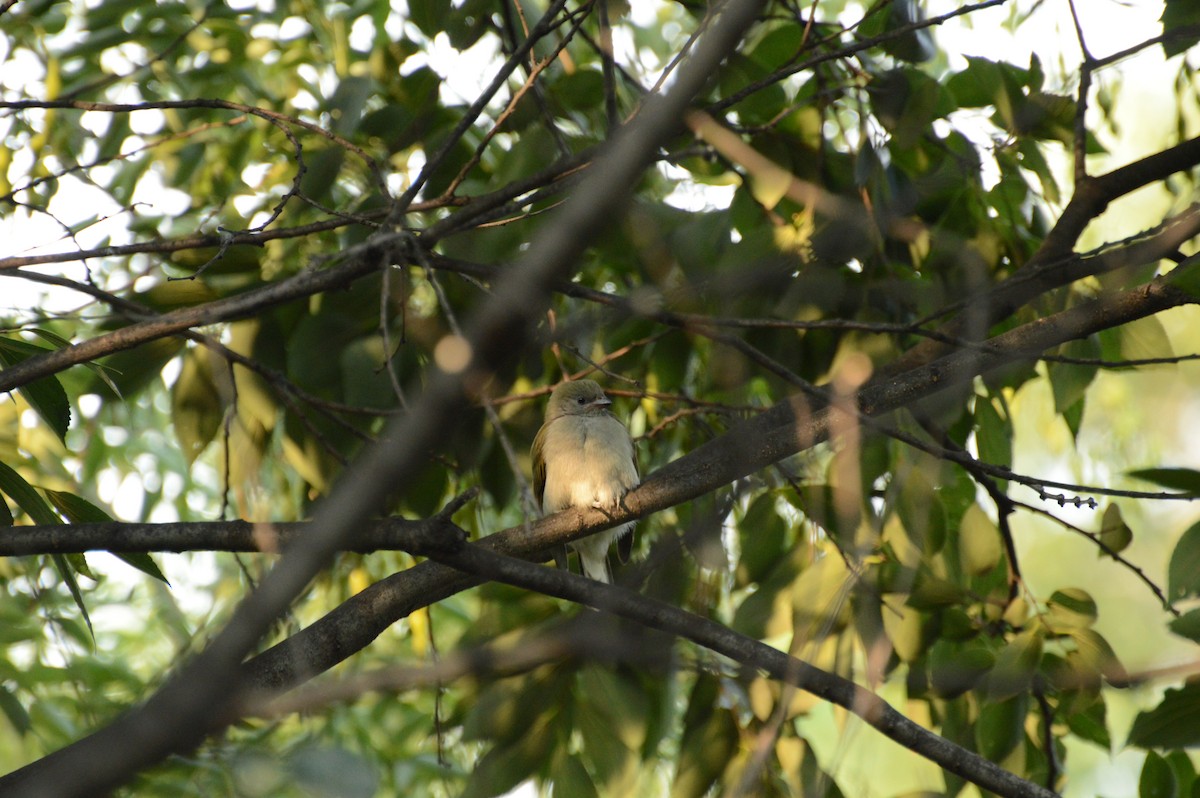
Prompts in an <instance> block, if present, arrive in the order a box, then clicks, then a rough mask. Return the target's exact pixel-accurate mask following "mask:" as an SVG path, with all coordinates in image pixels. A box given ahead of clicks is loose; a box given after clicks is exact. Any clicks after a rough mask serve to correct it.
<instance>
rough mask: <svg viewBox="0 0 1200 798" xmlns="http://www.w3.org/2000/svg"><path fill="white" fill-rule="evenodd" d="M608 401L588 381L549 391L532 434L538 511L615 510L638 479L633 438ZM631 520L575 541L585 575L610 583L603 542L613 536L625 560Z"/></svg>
mask: <svg viewBox="0 0 1200 798" xmlns="http://www.w3.org/2000/svg"><path fill="white" fill-rule="evenodd" d="M611 404H612V400H611V399H609V398H608V397H607V396H605V395H604V391H603V390H602V389H601V388H600V386H599V385H597V384H596V383H595V382H593V381H591V380H575V381H574V382H564V383H561V384H560V385H559V386H558V387H557V388H555V389H554V392H553V393H551V394H550V403H549V404H547V405H546V420H545V422H544V423H543V424H542V428H541V429H540V430H538V434H537V437H535V438H534V439H533V449H532V451H531V454H532V456H533V482H534V492H535V493H536V495H537V499H538V501H539V502H540V503H541V505H542V512H543V513H546V514H550V513H556V512H558V511H560V510H565V509H566V508H568V507H578V508H581V509H583V508H588V507H596V508H599V509H602V510H605V509H616V508H617V507H618V506H619V505H620V502H621V498H622V497H623V496H624V495H625V493H626V491H628V490H630V489H631V488H633V487H634V486H636V485H637V484H638V470H637V458H636V455H635V453H634V450H633V439H632V438H630V437H629V431H628V430H627V429H625V425H624V424H622V423H621V422H620V421H618V420H617V417H616V416H614V415H613V414H612V413H611V412H609V409H608V408H609V406H610V405H611ZM633 526H634V522H632V521H631V522H630V523H628V524H622V525H621V526H619V527H615V528H613V529H606V530H605V531H603V532H600V533H598V534H595V535H592V536H590V537H586V538H583V539H582V540H577V541H575V542H574V543H572V544H571V546H572V547H573V548H574V549H575V550H576V551H577V552H579V563H580V565H581V566H582V567H583V573H584V575H585V576H589V577H591V578H592V579H596V580H598V581H600V582H611V581H612V579H611V576H610V572H609V568H608V547H609V544H611V543H612V542H613V540H616V541H617V553H618V555H619V556H620V558H621V561H622V562H624V561H625V560H626V559H627V558H628V557H629V552H630V550H631V548H632V546H633V535H632V534H630V533H631V532H633Z"/></svg>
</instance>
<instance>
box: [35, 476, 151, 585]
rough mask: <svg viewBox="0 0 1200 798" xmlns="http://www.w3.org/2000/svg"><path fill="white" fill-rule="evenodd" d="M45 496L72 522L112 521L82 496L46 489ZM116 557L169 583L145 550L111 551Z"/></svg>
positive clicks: (95, 522)
mask: <svg viewBox="0 0 1200 798" xmlns="http://www.w3.org/2000/svg"><path fill="white" fill-rule="evenodd" d="M46 498H47V499H49V500H50V503H51V504H52V505H54V508H55V509H56V510H58V511H59V512H60V513H62V515H63V517H64V518H66V519H67V520H68V521H70V522H71V523H72V524H98V523H103V522H106V521H112V520H113V518H112V516H111V515H109V514H108V513H107V512H105V511H104V510H102V509H100V508H99V507H97V506H96V505H94V504H92V503H91V502H90V501H88V500H87V499H85V498H83V497H82V496H76V495H75V494H73V493H67V492H66V491H57V490H47V491H46ZM112 553H113V555H114V556H116V557H117V558H118V559H120V560H122V561H124V562H126V563H128V564H129V565H132V566H133V567H134V568H136V569H138V570H139V571H141V572H142V573H144V574H146V575H148V576H152V577H154V578H155V579H157V580H159V581H160V582H162V583H164V584H167V585H169V584H170V582H167V577H166V576H164V575H163V572H162V571H161V570H160V569H159V567H158V564H157V563H155V562H154V558H152V557H151V556H150V555H149V554H147V553H146V552H119V551H114V552H112Z"/></svg>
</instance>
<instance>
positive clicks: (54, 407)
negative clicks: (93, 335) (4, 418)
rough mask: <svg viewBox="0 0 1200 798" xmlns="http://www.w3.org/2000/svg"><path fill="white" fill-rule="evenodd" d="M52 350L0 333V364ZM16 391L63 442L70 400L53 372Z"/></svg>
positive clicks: (10, 362) (16, 361) (69, 416)
mask: <svg viewBox="0 0 1200 798" xmlns="http://www.w3.org/2000/svg"><path fill="white" fill-rule="evenodd" d="M52 351H54V350H51V349H46V348H45V347H41V346H35V345H33V344H30V343H26V342H25V341H22V340H20V339H17V338H9V337H7V336H0V366H5V367H8V366H14V365H16V364H17V363H21V362H23V361H25V360H28V359H29V358H31V357H35V356H40V355H45V354H47V353H49V352H52ZM17 391H18V392H19V393H20V394H21V396H22V397H24V399H25V401H27V402H29V406H30V407H32V408H33V409H34V411H35V412H36V413H37V414H38V415H39V416H41V418H42V420H43V421H45V422H46V424H47V426H49V427H50V429H51V430H52V431H53V432H54V434H55V435H57V436H58V438H59V440H61V441H63V442H65V441H66V436H67V427H68V426H70V424H71V403H70V401H69V400H68V399H67V392H66V391H65V390H63V387H62V384H61V383H60V382H59V381H58V378H57V377H55V376H54V375H50V376H49V377H41V378H39V379H36V380H33V381H32V382H29V383H26V384H25V385H22V386H21V387H20V388H18V389H17Z"/></svg>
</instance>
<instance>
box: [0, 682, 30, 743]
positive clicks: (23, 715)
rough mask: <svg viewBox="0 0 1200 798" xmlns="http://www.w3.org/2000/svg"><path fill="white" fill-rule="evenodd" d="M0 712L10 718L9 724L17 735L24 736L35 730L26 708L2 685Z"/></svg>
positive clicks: (0, 688) (0, 687) (0, 686)
mask: <svg viewBox="0 0 1200 798" xmlns="http://www.w3.org/2000/svg"><path fill="white" fill-rule="evenodd" d="M0 712H3V713H4V717H6V718H8V722H9V724H11V725H12V727H13V728H14V729H16V731H17V733H18V734H20V735H22V736H24V735H26V734H28V733H29V732H30V731H32V730H33V721H32V720H31V719H30V717H29V713H28V712H26V711H25V707H24V706H23V705H22V704H21V702H20V701H19V700H18V699H17V697H16V696H15V695H13V694H12V691H10V690H9V689H8V688H7V687H5V686H4V685H2V684H0Z"/></svg>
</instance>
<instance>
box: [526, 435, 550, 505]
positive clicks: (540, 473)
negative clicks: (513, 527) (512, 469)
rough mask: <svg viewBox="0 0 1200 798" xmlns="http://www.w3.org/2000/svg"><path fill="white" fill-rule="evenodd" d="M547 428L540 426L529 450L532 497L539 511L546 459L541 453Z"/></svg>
mask: <svg viewBox="0 0 1200 798" xmlns="http://www.w3.org/2000/svg"><path fill="white" fill-rule="evenodd" d="M549 428H550V425H549V424H543V425H542V428H541V429H539V430H538V431H537V435H535V436H534V438H533V448H531V449H530V450H529V454H530V456H531V457H532V458H533V496H534V498H535V499H537V503H538V508H539V509H540V508H541V506H542V494H543V493H545V492H546V458H545V456H544V454H543V453H544V451H545V446H546V430H547V429H549Z"/></svg>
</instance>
